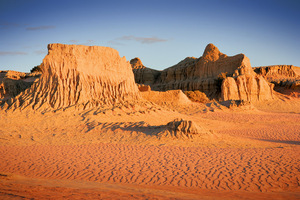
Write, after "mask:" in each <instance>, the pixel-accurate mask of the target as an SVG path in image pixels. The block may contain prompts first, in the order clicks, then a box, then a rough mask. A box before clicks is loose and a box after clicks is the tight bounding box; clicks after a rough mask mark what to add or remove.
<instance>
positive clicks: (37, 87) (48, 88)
mask: <svg viewBox="0 0 300 200" xmlns="http://www.w3.org/2000/svg"><path fill="white" fill-rule="evenodd" d="M41 69H42V71H43V73H42V76H41V78H40V79H39V81H37V82H36V83H35V84H33V85H32V86H31V88H30V89H27V90H25V91H24V92H23V93H21V94H20V95H18V96H17V97H16V98H14V99H11V100H10V101H8V102H7V103H8V105H11V104H13V106H14V107H19V106H22V107H26V106H32V108H34V109H38V108H53V109H60V108H66V107H69V106H74V105H76V106H83V108H86V107H91V106H97V105H112V104H115V103H122V102H124V101H131V100H136V99H139V98H140V96H139V93H138V88H137V86H136V84H135V82H134V75H133V73H132V70H131V66H130V64H129V62H127V61H126V58H125V57H123V58H120V56H119V53H118V52H117V51H116V50H114V49H112V48H109V47H99V46H83V45H63V44H49V45H48V55H47V56H46V57H45V58H44V60H43V63H42V67H41Z"/></svg>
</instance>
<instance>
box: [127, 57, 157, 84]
mask: <svg viewBox="0 0 300 200" xmlns="http://www.w3.org/2000/svg"><path fill="white" fill-rule="evenodd" d="M130 64H131V67H132V70H133V73H134V79H135V82H136V83H138V84H146V85H153V84H154V83H155V80H156V79H157V78H158V76H159V75H160V72H159V71H157V70H154V69H150V68H147V67H145V66H144V65H143V63H142V61H141V60H140V59H139V58H134V59H131V60H130Z"/></svg>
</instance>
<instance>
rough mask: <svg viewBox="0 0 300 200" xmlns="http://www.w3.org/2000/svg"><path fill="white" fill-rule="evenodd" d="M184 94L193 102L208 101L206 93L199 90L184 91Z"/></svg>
mask: <svg viewBox="0 0 300 200" xmlns="http://www.w3.org/2000/svg"><path fill="white" fill-rule="evenodd" d="M184 94H185V95H186V96H187V97H188V98H189V99H190V100H191V101H193V102H199V103H208V102H209V101H210V100H209V98H207V96H206V94H205V93H203V92H200V91H199V90H195V91H185V92H184Z"/></svg>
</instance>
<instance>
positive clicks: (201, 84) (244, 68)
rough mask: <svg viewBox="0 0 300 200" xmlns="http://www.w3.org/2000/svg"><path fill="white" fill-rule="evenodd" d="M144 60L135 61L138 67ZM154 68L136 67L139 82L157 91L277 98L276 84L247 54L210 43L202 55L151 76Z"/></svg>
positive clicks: (214, 96)
mask: <svg viewBox="0 0 300 200" xmlns="http://www.w3.org/2000/svg"><path fill="white" fill-rule="evenodd" d="M140 63H141V61H140V60H136V62H134V63H132V66H133V65H134V66H135V67H134V69H136V68H138V67H137V65H139V64H140ZM150 71H151V69H149V68H147V70H146V69H145V68H143V67H139V68H138V71H137V70H134V73H135V76H136V77H137V78H136V81H137V82H138V83H140V84H146V85H147V84H148V85H150V86H151V88H152V89H153V90H159V91H166V90H174V89H181V90H184V91H194V90H200V91H202V92H205V93H206V94H207V95H208V96H209V97H211V98H217V99H222V100H247V101H254V100H265V99H270V98H273V92H272V91H273V86H272V85H271V84H269V83H267V82H266V81H265V80H264V78H263V77H260V76H259V75H257V74H256V73H255V72H254V71H253V69H252V67H251V64H250V60H249V58H248V57H246V56H245V55H244V54H238V55H235V56H227V55H226V54H223V53H221V52H220V51H219V49H218V48H217V47H216V46H215V45H213V44H208V45H207V46H206V48H205V50H204V53H203V55H202V56H201V57H200V58H194V57H187V58H185V59H184V60H182V61H180V62H179V63H178V64H176V65H174V66H172V67H169V68H167V69H165V70H163V71H160V72H159V73H160V74H159V75H157V77H156V78H154V79H153V77H152V78H151V79H147V78H143V77H147V75H148V74H150Z"/></svg>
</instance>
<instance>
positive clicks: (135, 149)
mask: <svg viewBox="0 0 300 200" xmlns="http://www.w3.org/2000/svg"><path fill="white" fill-rule="evenodd" d="M48 48H49V53H48V55H47V56H46V58H45V59H44V62H43V64H44V66H43V67H44V69H43V70H44V71H43V74H42V75H41V78H40V79H37V80H35V79H34V81H35V82H34V83H33V84H32V85H31V86H30V87H29V88H28V89H26V90H23V91H20V93H19V94H18V95H16V96H14V97H12V98H11V99H10V98H9V97H8V96H7V95H8V92H6V93H5V95H6V96H5V95H4V93H3V97H4V96H5V100H3V102H2V104H1V106H2V107H1V109H0V155H1V162H0V199H300V146H299V145H300V125H299V124H300V99H299V98H298V97H295V96H292V95H288V94H282V93H279V92H277V91H273V90H272V91H271V92H270V91H269V89H270V88H271V89H272V87H271V84H270V88H269V83H266V82H265V79H263V77H261V76H259V75H257V74H254V75H253V74H252V72H251V73H250V75H249V74H248V75H247V77H250V78H249V79H247V80H250V79H251V77H254V79H256V80H257V81H258V83H257V85H260V84H261V85H265V87H267V90H268V91H267V97H268V98H265V97H266V96H264V98H263V99H260V98H259V96H263V95H264V94H263V91H260V92H255V93H254V91H252V93H251V95H252V96H253V95H254V94H256V95H258V97H257V98H255V101H249V102H243V101H242V102H243V103H241V104H239V102H240V101H237V100H236V99H235V100H234V101H218V100H213V99H212V100H210V102H208V103H207V102H206V103H201V102H192V101H191V100H189V99H188V98H187V97H186V96H185V95H184V93H183V92H181V90H172V91H167V92H164V91H160V92H158V91H151V90H150V91H149V90H147V91H145V92H139V91H138V87H137V86H136V85H134V84H133V83H134V74H133V73H132V72H131V71H130V70H131V69H130V64H129V62H127V61H126V59H125V58H120V57H119V56H118V54H117V52H116V51H115V50H111V49H109V48H102V47H84V46H75V45H69V46H67V45H65V46H64V45H58V44H53V45H50V46H49V47H48ZM57 49H58V50H59V51H60V52H61V53H57V52H56V53H55V51H57ZM64 53H65V55H64ZM66 55H67V56H69V57H68V58H67V56H66ZM82 55H87V57H88V59H90V60H95V59H96V58H97V56H99V55H100V57H101V56H102V57H101V58H102V60H101V59H99V60H96V61H92V62H90V63H91V64H90V65H89V64H88V63H89V62H86V60H84V59H85V57H84V56H83V57H81V56H82ZM103 55H104V56H103ZM220 55H221V56H222V59H223V57H225V58H226V56H224V55H223V54H220ZM60 56H62V57H60ZM63 56H65V57H63ZM240 57H242V58H244V57H243V56H238V57H236V58H240ZM79 58H80V59H79ZM210 58H211V57H210ZM68 59H69V60H68ZM66 60H67V61H66ZM200 61H201V62H203V59H202V60H201V59H200ZM243 62H244V61H243ZM82 63H83V64H82ZM220 63H222V62H220ZM83 65H84V66H85V68H82V66H83ZM196 65H197V64H196ZM67 66H71V67H69V68H66V67H67ZM95 66H98V68H99V67H100V69H98V68H96V67H95ZM115 66H117V68H113V67H115ZM118 67H119V68H118ZM215 67H218V66H217V65H215ZM246 68H247V70H249V66H246ZM101 70H102V71H101ZM118 70H121V71H122V70H124V71H123V75H124V76H121V75H120V76H117V75H116V73H117V72H118ZM247 70H246V71H247ZM242 71H243V70H241V71H240V72H239V74H238V75H237V77H240V76H245V75H243V74H240V73H242ZM109 73H111V74H112V75H111V76H110V77H108V74H109ZM114 73H115V74H114ZM139 73H140V72H139ZM253 73H254V72H253ZM101 74H104V75H105V77H102V75H101ZM141 74H142V73H141ZM251 74H252V75H251ZM114 76H115V77H114ZM210 79H211V78H210ZM262 79H263V81H262V82H259V80H262ZM226 80H227V79H226ZM237 80H238V78H237ZM247 80H246V79H245V82H244V84H245V88H247V87H248V85H247V84H248V82H247ZM49 81H50V82H51V83H52V84H49ZM147 81H149V80H147ZM224 81H225V80H224ZM238 83H239V82H237V84H238ZM251 84H252V83H251ZM251 84H250V86H249V88H255V87H257V85H255V87H253V84H252V85H251ZM91 85H92V86H91ZM213 87H215V86H213ZM223 87H225V85H224V86H223ZM229 87H231V86H229ZM3 88H4V89H5V85H4V86H3ZM237 88H239V89H240V88H241V87H240V86H239V87H237ZM3 91H4V90H3ZM228 91H233V90H228ZM296 92H297V91H296ZM214 95H215V94H214ZM231 95H232V96H235V97H236V98H240V97H239V96H238V95H236V94H231ZM251 95H250V94H248V93H247V95H246V96H249V97H251ZM229 97H230V95H226V98H225V99H226V100H227V98H229ZM3 99H4V98H3ZM257 99H258V100H257Z"/></svg>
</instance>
